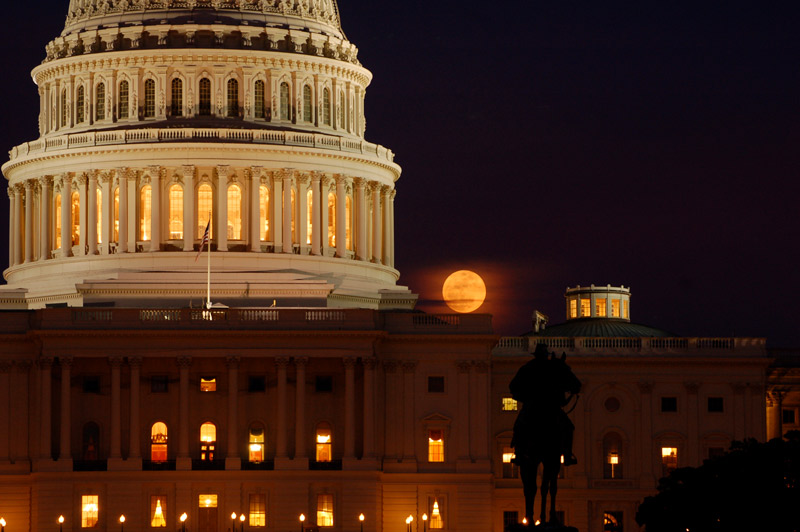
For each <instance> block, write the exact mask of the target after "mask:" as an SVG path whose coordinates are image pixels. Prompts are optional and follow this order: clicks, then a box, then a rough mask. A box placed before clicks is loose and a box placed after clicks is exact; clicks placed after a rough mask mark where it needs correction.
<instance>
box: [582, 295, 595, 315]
mask: <svg viewBox="0 0 800 532" xmlns="http://www.w3.org/2000/svg"><path fill="white" fill-rule="evenodd" d="M591 315H592V300H591V299H581V317H585V316H591Z"/></svg>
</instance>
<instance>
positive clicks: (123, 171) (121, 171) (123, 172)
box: [114, 166, 131, 181]
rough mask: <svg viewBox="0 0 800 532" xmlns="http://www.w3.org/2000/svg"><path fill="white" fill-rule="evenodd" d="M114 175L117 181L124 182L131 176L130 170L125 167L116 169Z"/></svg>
mask: <svg viewBox="0 0 800 532" xmlns="http://www.w3.org/2000/svg"><path fill="white" fill-rule="evenodd" d="M114 173H115V174H116V175H117V180H118V181H119V180H125V179H128V178H129V177H130V175H131V169H130V168H128V167H127V166H122V167H120V168H116V169H115V170H114Z"/></svg>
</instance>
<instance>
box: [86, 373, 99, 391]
mask: <svg viewBox="0 0 800 532" xmlns="http://www.w3.org/2000/svg"><path fill="white" fill-rule="evenodd" d="M83 393H100V377H96V376H91V377H84V378H83Z"/></svg>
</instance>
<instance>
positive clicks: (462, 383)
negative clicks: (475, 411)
mask: <svg viewBox="0 0 800 532" xmlns="http://www.w3.org/2000/svg"><path fill="white" fill-rule="evenodd" d="M456 367H457V368H458V404H459V408H458V412H457V415H456V426H455V433H456V434H455V435H456V438H455V442H458V444H457V448H456V449H454V450H455V452H456V453H457V454H456V458H457V459H458V461H459V462H469V461H470V455H469V448H470V437H469V436H470V434H469V433H470V431H469V411H470V404H469V397H470V389H469V372H470V369H471V364H470V363H469V362H468V361H466V360H459V361H458V362H456ZM455 442H453V443H455ZM445 453H447V442H445ZM446 457H447V455H445V458H446Z"/></svg>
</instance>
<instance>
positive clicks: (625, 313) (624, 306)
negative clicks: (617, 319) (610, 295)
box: [622, 299, 629, 320]
mask: <svg viewBox="0 0 800 532" xmlns="http://www.w3.org/2000/svg"><path fill="white" fill-rule="evenodd" d="M628 303H629V302H628V300H627V299H626V300H625V301H623V302H622V317H623V319H626V320H627V319H629V314H628Z"/></svg>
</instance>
